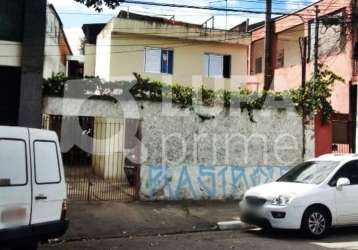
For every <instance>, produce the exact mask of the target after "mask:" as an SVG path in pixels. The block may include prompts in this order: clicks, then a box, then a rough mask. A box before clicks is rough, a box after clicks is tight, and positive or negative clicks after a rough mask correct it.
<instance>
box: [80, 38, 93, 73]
mask: <svg viewBox="0 0 358 250" xmlns="http://www.w3.org/2000/svg"><path fill="white" fill-rule="evenodd" d="M84 60H85V63H84V70H83V73H84V76H96V45H95V44H89V43H86V44H85V53H84Z"/></svg>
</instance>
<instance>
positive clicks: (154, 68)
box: [144, 48, 174, 74]
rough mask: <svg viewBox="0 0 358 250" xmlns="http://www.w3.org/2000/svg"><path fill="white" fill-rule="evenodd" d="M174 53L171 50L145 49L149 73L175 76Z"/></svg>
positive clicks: (145, 69)
mask: <svg viewBox="0 0 358 250" xmlns="http://www.w3.org/2000/svg"><path fill="white" fill-rule="evenodd" d="M173 59H174V51H173V50H171V49H161V48H145V66H144V71H145V72H147V73H163V74H173Z"/></svg>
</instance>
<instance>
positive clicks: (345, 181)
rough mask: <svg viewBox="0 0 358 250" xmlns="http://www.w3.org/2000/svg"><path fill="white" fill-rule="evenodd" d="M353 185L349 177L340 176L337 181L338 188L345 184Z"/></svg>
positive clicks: (340, 188)
mask: <svg viewBox="0 0 358 250" xmlns="http://www.w3.org/2000/svg"><path fill="white" fill-rule="evenodd" d="M349 185H351V181H350V180H349V179H348V178H339V179H338V181H337V189H338V190H342V189H343V187H344V186H349Z"/></svg>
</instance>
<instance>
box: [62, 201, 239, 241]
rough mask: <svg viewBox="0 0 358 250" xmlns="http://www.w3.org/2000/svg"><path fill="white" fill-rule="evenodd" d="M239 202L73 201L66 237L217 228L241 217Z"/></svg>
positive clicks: (181, 231) (91, 237) (169, 232)
mask: <svg viewBox="0 0 358 250" xmlns="http://www.w3.org/2000/svg"><path fill="white" fill-rule="evenodd" d="M238 215H239V214H238V202H232V201H231V202H209V201H208V202H133V203H116V202H91V203H87V202H71V203H70V207H69V214H68V217H69V219H70V221H71V224H70V228H69V230H68V232H67V234H66V235H65V237H64V238H65V239H66V240H78V239H97V238H112V237H113V238H117V237H130V236H140V235H160V234H173V233H184V232H196V231H208V230H215V229H216V224H217V222H219V221H230V220H233V219H234V218H235V217H238Z"/></svg>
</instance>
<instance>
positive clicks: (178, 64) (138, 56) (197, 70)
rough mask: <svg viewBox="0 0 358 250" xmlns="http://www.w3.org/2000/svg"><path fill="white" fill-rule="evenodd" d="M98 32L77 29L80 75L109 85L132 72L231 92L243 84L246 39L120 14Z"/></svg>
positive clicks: (238, 34)
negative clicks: (81, 34)
mask: <svg viewBox="0 0 358 250" xmlns="http://www.w3.org/2000/svg"><path fill="white" fill-rule="evenodd" d="M100 27H101V24H97V25H96V26H94V25H85V26H84V27H83V29H84V31H85V35H86V39H87V41H88V42H87V44H86V46H85V70H84V71H85V75H89V74H92V76H93V74H94V75H95V76H99V77H100V78H102V79H105V80H111V81H112V80H123V79H127V80H129V79H133V73H134V72H136V73H139V74H141V75H142V76H145V77H150V78H151V79H156V80H161V81H164V82H168V83H179V84H183V85H192V86H194V87H199V86H201V85H207V86H209V87H214V86H215V87H218V88H224V87H225V88H232V89H237V88H238V87H239V86H240V85H242V84H244V83H245V81H246V79H245V78H246V75H247V53H248V50H247V49H248V45H249V43H250V36H249V34H248V33H245V32H236V31H225V30H217V29H208V28H204V27H203V26H201V25H195V24H189V23H183V22H177V21H172V20H168V19H164V18H159V17H151V16H144V15H139V14H134V13H130V12H125V11H121V12H120V14H119V15H118V17H117V18H114V19H112V20H111V21H110V22H109V23H108V24H106V25H105V27H104V28H103V29H102V30H101V31H100V32H99V33H98V30H100ZM96 34H98V35H97V36H96V38H97V39H96V41H95V39H94V38H95V35H96ZM94 44H95V46H94Z"/></svg>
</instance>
